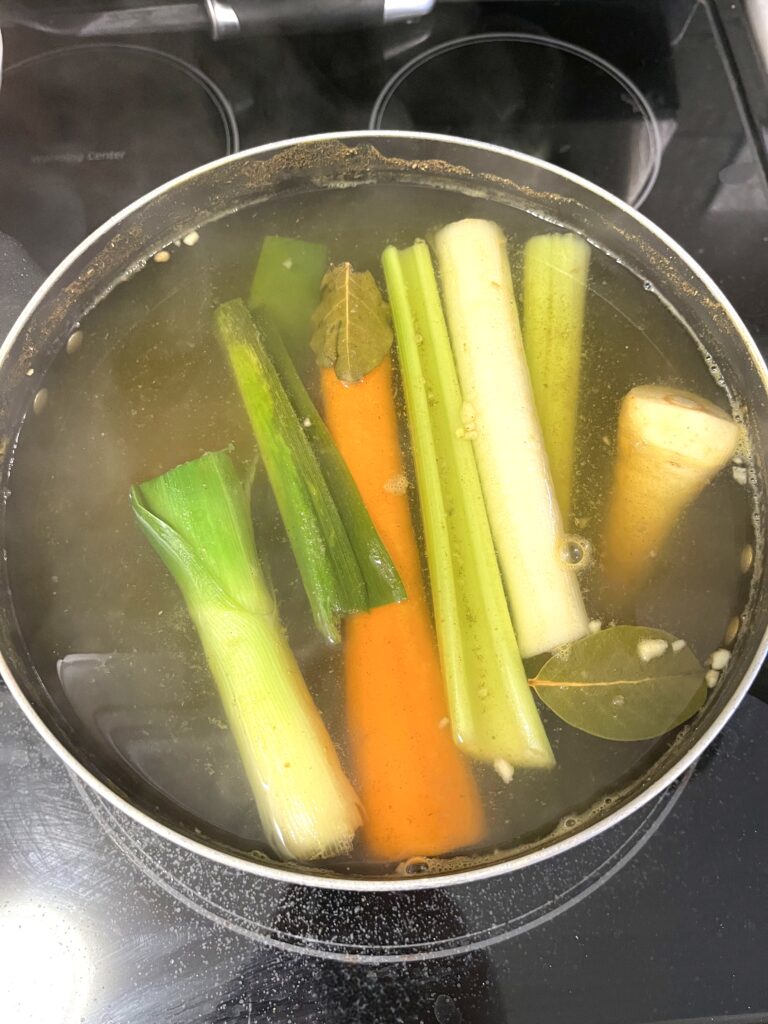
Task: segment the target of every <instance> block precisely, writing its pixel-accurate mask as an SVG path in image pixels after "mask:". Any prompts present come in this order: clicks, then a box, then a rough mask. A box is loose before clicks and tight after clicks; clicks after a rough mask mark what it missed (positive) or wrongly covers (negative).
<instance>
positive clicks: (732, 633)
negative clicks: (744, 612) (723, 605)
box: [723, 615, 741, 647]
mask: <svg viewBox="0 0 768 1024" xmlns="http://www.w3.org/2000/svg"><path fill="white" fill-rule="evenodd" d="M740 625H741V619H739V617H738V615H734V617H733V618H732V619H731V621H730V622H729V623H728V625H727V626H726V629H725V634H724V636H723V643H724V644H725V646H726V647H730V646H731V644H732V643H733V641H734V640H735V639H736V637H737V635H738V632H739V626H740Z"/></svg>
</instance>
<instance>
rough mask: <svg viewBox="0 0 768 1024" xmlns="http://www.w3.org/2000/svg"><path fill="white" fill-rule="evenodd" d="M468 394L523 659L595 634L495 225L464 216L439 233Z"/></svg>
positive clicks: (444, 283) (448, 304) (453, 331)
mask: <svg viewBox="0 0 768 1024" xmlns="http://www.w3.org/2000/svg"><path fill="white" fill-rule="evenodd" d="M435 247H436V250H437V256H438V262H439V266H440V275H441V281H442V286H443V296H444V299H445V309H446V315H447V320H448V326H449V329H450V335H451V344H452V347H453V352H454V355H455V357H456V366H457V369H458V373H459V381H460V383H461V389H462V393H463V395H464V399H465V401H466V402H467V403H468V405H469V406H470V407H471V409H472V412H473V417H474V424H475V431H476V434H477V439H476V440H475V455H476V458H477V465H478V469H479V470H480V479H481V481H482V485H483V494H484V496H485V502H486V507H487V509H488V518H489V520H490V523H491V529H492V531H493V539H494V542H495V544H496V550H497V551H498V554H499V561H500V563H501V569H502V573H503V575H504V583H505V585H506V589H507V594H508V596H509V601H510V605H511V608H512V621H513V622H514V625H515V632H516V633H517V640H518V643H519V645H520V652H521V654H522V655H523V657H524V658H529V657H533V656H534V655H536V654H541V653H543V652H544V651H551V650H554V648H556V647H559V646H560V645H561V644H565V643H569V642H570V641H572V640H577V639H578V638H579V637H582V636H585V635H586V633H587V623H588V619H587V613H586V611H585V608H584V601H583V600H582V596H581V590H580V589H579V581H578V578H577V576H576V573H575V572H574V569H573V566H571V565H569V564H568V561H567V558H566V556H565V551H566V541H565V536H564V531H563V521H562V517H561V515H560V509H559V507H558V504H557V498H556V497H555V493H554V485H553V483H552V475H551V473H550V469H549V462H548V460H547V453H546V449H545V447H544V438H543V435H542V432H541V426H540V424H539V421H538V416H537V414H536V404H535V401H534V397H533V389H532V387H531V379H530V375H529V373H528V367H527V364H526V360H525V352H524V349H523V339H522V333H521V331H520V323H519V321H518V317H517V306H516V304H515V295H514V291H513V288H512V275H511V272H510V268H509V259H508V257H507V243H506V239H505V237H504V234H503V232H502V231H501V229H500V228H499V226H498V225H497V224H494V223H493V222H491V221H486V220H474V219H469V220H462V221H457V222H456V223H454V224H449V225H447V226H446V227H444V228H441V229H440V230H439V231H438V232H437V234H436V236H435Z"/></svg>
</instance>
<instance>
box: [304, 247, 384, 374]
mask: <svg viewBox="0 0 768 1024" xmlns="http://www.w3.org/2000/svg"><path fill="white" fill-rule="evenodd" d="M312 323H313V324H314V327H315V332H314V334H313V335H312V341H311V342H310V344H311V346H312V349H313V351H314V352H315V353H316V355H317V363H318V365H319V366H326V367H332V368H333V369H334V370H335V371H336V376H337V377H338V378H339V379H340V380H345V381H354V380H360V378H361V377H364V376H365V375H366V373H370V371H371V370H375V369H376V367H377V366H378V365H379V363H381V361H382V360H383V359H384V357H385V356H386V354H387V353H388V352H389V350H390V348H391V347H392V328H391V327H390V323H389V309H388V308H387V304H386V302H385V301H384V299H383V298H382V297H381V292H380V291H379V288H378V285H377V284H376V282H375V281H374V279H373V275H372V274H371V273H370V272H368V271H365V272H363V273H357V272H356V271H354V270H353V269H352V265H351V263H341V264H339V265H338V266H337V267H332V268H331V269H330V270H329V271H328V273H327V274H326V275H325V277H324V278H323V294H322V298H321V300H320V305H319V306H318V307H317V309H316V310H315V312H314V314H313V315H312Z"/></svg>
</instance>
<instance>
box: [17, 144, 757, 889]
mask: <svg viewBox="0 0 768 1024" xmlns="http://www.w3.org/2000/svg"><path fill="white" fill-rule="evenodd" d="M378 182H387V183H406V184H409V185H414V184H415V185H419V186H423V187H427V188H434V189H442V190H448V191H453V192H456V193H460V194H462V195H471V196H481V197H484V198H489V199H493V200H495V201H497V202H502V203H505V204H508V205H511V206H514V207H519V208H522V209H524V210H527V211H530V212H532V213H534V214H536V215H538V216H540V217H542V218H544V219H547V220H552V221H554V222H556V223H557V224H560V225H563V226H565V227H567V228H569V229H571V230H574V231H577V232H580V233H581V234H583V235H585V236H586V237H587V238H589V240H590V241H591V242H592V243H593V244H594V245H596V246H598V247H599V248H601V249H603V250H604V251H605V252H607V253H608V254H610V255H612V256H613V257H614V258H616V259H617V260H619V261H621V262H622V263H623V264H624V265H625V266H626V267H628V268H629V270H631V271H632V272H633V273H635V274H636V275H638V276H639V277H641V278H642V279H643V280H644V281H646V282H647V286H648V287H650V288H653V289H654V290H655V291H656V293H657V294H658V295H659V297H660V298H661V299H662V300H663V301H665V302H667V303H668V304H669V305H670V306H671V307H672V308H673V309H674V310H675V312H676V313H677V315H678V317H679V318H681V319H682V320H683V321H684V323H685V324H686V325H687V326H688V328H689V330H690V332H691V333H692V334H693V335H694V336H695V337H696V338H697V339H698V340H699V342H700V343H701V344H702V345H703V346H704V348H705V349H706V351H707V352H708V353H709V354H710V355H711V357H712V358H713V359H714V361H715V362H716V363H717V365H718V367H719V368H720V370H721V371H722V374H723V376H724V378H725V381H726V382H727V386H728V389H729V391H730V395H731V398H732V400H734V401H735V402H736V403H737V404H738V405H739V406H740V407H742V408H743V410H744V416H745V421H746V424H747V429H748V431H749V435H750V438H751V441H752V447H753V451H754V453H755V463H756V465H755V468H756V471H757V479H758V493H757V494H756V495H755V503H756V505H755V512H756V514H757V515H760V516H761V515H762V512H763V510H764V507H765V499H766V489H767V488H768V473H766V469H765V465H764V458H763V453H764V452H765V451H766V450H767V449H768V371H766V367H765V364H764V363H763V361H762V358H761V356H760V354H759V352H758V350H757V348H756V346H755V344H754V342H753V341H752V340H751V338H750V337H749V334H748V333H747V331H746V329H745V327H744V325H743V323H742V322H741V321H740V320H739V318H738V316H737V314H736V312H735V311H734V310H733V309H732V307H731V306H730V304H729V303H728V301H727V299H726V298H725V297H724V296H723V295H722V294H721V292H720V291H719V289H718V288H717V286H716V285H715V284H714V282H713V281H712V280H711V279H710V278H709V277H708V276H707V275H706V274H705V273H704V271H703V270H702V269H701V268H700V267H699V266H697V264H696V263H695V262H694V261H693V260H692V259H691V258H690V257H689V256H688V255H687V254H686V253H685V252H684V251H683V250H682V249H681V248H680V247H679V246H678V245H676V243H675V242H674V241H672V239H670V238H668V237H667V236H666V235H664V234H663V233H662V232H661V231H659V230H658V228H656V227H655V226H654V225H653V224H651V223H650V222H649V221H647V220H646V219H645V218H644V217H642V216H641V215H640V214H638V213H636V212H635V211H634V210H632V209H631V208H630V207H628V206H626V205H625V204H624V203H622V202H620V201H619V200H618V199H615V198H613V197H612V196H610V195H609V194H607V193H606V192H603V191H602V190H601V189H599V188H596V187H595V186H593V185H590V184H589V183H588V182H586V181H583V180H581V179H579V178H576V177H575V176H574V175H570V174H567V173H565V172H563V171H559V170H557V169H556V168H554V167H552V166H550V165H548V164H546V163H543V162H541V161H539V160H536V159H533V158H531V157H527V156H523V155H521V154H519V153H513V152H510V151H508V150H503V149H500V148H497V147H494V146H488V145H480V144H476V143H471V142H464V141H461V140H457V139H452V138H448V137H444V136H437V135H419V134H411V133H402V132H359V133H349V134H343V135H336V136H314V137H310V138H306V139H297V140H291V141H288V142H280V143H276V144H273V145H269V146H262V147H259V148H257V149H253V150H250V151H248V152H245V153H240V154H238V155H236V156H232V157H227V158H226V159H223V160H220V161H217V162H216V163H212V164H209V165H207V166H205V167H203V168H200V169H199V170H196V171H192V172H190V173H189V174H186V175H184V176H182V177H180V178H177V179H176V180H175V181H172V182H170V183H169V184H167V185H165V186H163V187H162V188H160V189H157V190H156V191H155V192H153V193H151V194H150V195H148V196H146V197H145V198H143V199H140V200H139V201H138V202H136V203H133V204H132V205H131V206H129V207H128V208H127V209H126V210H124V211H123V212H122V213H120V214H118V215H117V216H116V217H114V218H112V220H110V221H109V222H107V223H106V224H105V225H104V226H103V227H102V228H100V229H99V230H98V231H96V232H95V233H94V234H93V235H91V236H90V238H88V239H86V240H85V241H84V242H83V243H82V244H81V245H80V246H78V248H77V249H76V250H75V251H74V252H73V253H72V254H71V256H69V257H68V259H66V260H65V261H64V262H63V263H62V264H61V265H60V266H59V267H58V269H57V270H56V271H54V273H53V274H51V276H50V277H49V278H48V280H47V281H46V282H45V283H44V284H43V285H42V287H41V288H40V289H39V291H38V292H37V294H36V295H35V296H34V297H33V299H32V300H31V301H30V303H29V304H28V305H27V307H26V309H25V310H24V311H23V313H22V314H21V316H20V318H19V320H18V321H17V323H16V325H15V326H14V328H13V330H12V331H11V333H10V335H9V336H8V338H7V339H6V341H5V343H4V345H3V346H2V349H1V350H0V449H1V450H2V464H3V473H4V480H5V481H7V477H8V473H9V469H10V467H11V465H12V461H13V452H14V442H15V439H16V437H17V435H18V432H19V429H20V426H21V423H22V420H23V417H24V415H25V414H26V412H27V411H28V410H29V408H30V406H31V402H32V397H33V394H34V391H35V389H36V387H37V386H39V385H36V384H35V383H33V381H32V380H31V379H30V377H28V376H27V374H26V371H27V369H28V368H29V365H30V361H31V360H34V365H35V367H36V368H37V369H38V371H39V370H40V369H42V370H45V368H46V367H47V365H48V364H49V363H50V361H51V360H52V359H53V358H54V357H55V356H56V354H57V352H59V351H60V349H61V348H62V346H63V345H64V344H65V342H66V339H67V338H68V336H69V335H70V334H71V333H72V331H73V330H74V329H75V327H76V325H77V324H78V323H79V322H80V321H81V320H82V319H83V317H84V316H85V314H86V313H87V312H88V310H89V309H91V308H92V307H93V306H94V305H95V304H96V303H97V302H98V301H99V300H100V299H101V298H102V297H103V296H104V295H105V294H106V293H107V292H109V291H110V289H111V288H112V287H113V286H114V285H115V284H116V283H117V282H118V281H119V280H120V279H121V278H123V277H124V276H125V275H126V274H129V273H131V272H132V271H133V270H134V269H135V268H136V267H137V266H140V265H141V264H142V261H144V260H146V259H148V258H149V257H150V256H151V255H152V254H153V253H155V252H156V251H157V250H159V249H161V248H163V247H164V246H166V245H168V244H169V243H170V242H171V241H172V240H173V239H177V238H179V237H180V236H183V235H184V234H185V233H186V232H188V231H191V230H192V229H193V228H196V227H199V226H200V225H201V224H203V223H205V222H207V221H211V220H214V219H217V218H220V217H222V216H224V215H226V214H229V213H231V212H234V211H236V210H238V209H242V208H243V207H247V206H250V205H253V204H256V203H259V202H261V201H264V200H265V199H268V198H269V197H270V196H274V195H275V194H277V193H280V194H290V193H293V192H300V191H306V190H307V189H329V188H340V187H348V188H354V187H356V186H358V185H360V184H363V183H365V184H368V183H378ZM35 379H36V380H39V376H37V375H36V377H35ZM3 493H4V494H5V491H4V492H3ZM1 515H2V519H1V520H0V531H4V530H5V503H4V502H3V505H2V513H1ZM759 521H760V520H757V519H756V522H759ZM759 534H760V531H758V536H757V537H756V543H755V562H754V570H753V572H754V579H753V585H752V589H751V595H750V598H749V602H748V607H747V609H746V611H745V623H746V624H745V626H744V628H742V630H741V631H740V634H739V638H738V642H737V643H736V646H735V650H734V653H733V658H732V660H731V663H730V666H729V670H728V674H727V680H726V683H725V685H723V686H722V687H721V688H719V689H718V690H717V691H716V693H715V694H714V695H713V697H712V698H711V699H710V700H709V701H708V702H707V705H706V707H705V708H704V710H703V711H702V712H701V713H700V714H699V715H698V716H697V718H696V719H695V720H693V721H692V722H691V723H690V724H689V726H688V727H687V728H686V729H685V730H684V731H683V733H682V734H681V736H680V738H679V741H678V742H677V743H675V744H674V745H672V747H671V748H670V749H669V750H668V751H667V753H666V754H664V755H663V756H662V757H661V758H660V759H659V760H658V761H657V762H656V763H655V764H654V765H653V767H652V768H651V769H650V770H649V771H647V772H646V774H645V775H644V776H643V777H642V778H640V779H638V780H636V781H635V783H634V784H632V785H631V786H630V787H628V788H627V789H626V790H625V791H624V792H623V793H622V794H620V795H619V796H618V797H617V798H616V799H615V801H614V803H613V804H612V805H611V806H610V809H607V808H605V807H603V808H602V809H601V810H600V811H599V812H596V813H595V815H593V817H592V818H591V819H590V818H589V816H587V818H586V820H585V819H584V818H582V819H580V823H579V824H578V825H577V826H576V827H575V828H574V829H573V830H572V831H571V832H570V833H568V832H563V831H558V833H557V834H556V835H552V836H549V837H546V838H543V839H541V840H540V841H539V842H537V843H535V844H532V845H530V846H528V847H526V848H524V849H523V850H517V851H514V850H513V851H508V852H506V853H505V852H502V853H500V854H499V856H498V859H496V860H493V861H487V860H486V861H485V862H483V863H481V864H479V865H478V866H477V867H472V868H467V867H463V868H462V869H461V870H456V871H453V872H450V871H449V872H446V873H443V874H438V875H431V876H417V877H413V878H411V877H394V878H393V877H387V878H384V877H382V878H377V879H372V878H365V879H359V878H349V877H346V876H345V877H340V876H331V875H328V874H324V873H323V872H322V871H321V870H319V869H318V870H314V869H311V868H306V869H299V868H294V867H292V866H290V865H282V866H280V865H278V864H276V863H265V862H264V861H261V860H251V859H247V858H246V857H245V856H240V855H237V854H233V853H232V852H231V851H228V850H227V849H225V848H223V847H221V846H217V845H216V843H215V841H214V840H207V839H205V838H201V837H200V836H199V835H195V834H194V832H193V830H192V829H191V828H187V827H186V826H185V825H184V824H183V822H181V821H180V820H179V819H177V818H174V816H173V815H172V814H171V813H170V812H168V811H164V810H157V809H156V808H153V807H152V806H151V802H150V801H149V800H148V799H146V798H145V797H144V796H142V795H141V794H138V795H137V793H136V792H133V791H131V789H130V786H129V785H127V784H125V783H124V782H118V781H116V780H115V779H114V778H110V776H109V774H108V773H107V772H106V771H105V768H104V766H103V765H101V764H100V763H99V758H98V755H97V754H96V753H95V752H92V751H89V749H88V747H87V745H84V744H83V743H82V742H81V739H82V738H81V736H80V733H79V730H78V722H77V719H76V718H75V716H74V715H73V712H72V709H71V708H70V707H68V706H67V704H66V702H65V701H64V700H63V699H62V697H61V695H59V694H54V693H53V692H51V691H49V690H48V689H46V687H45V686H44V685H43V683H42V681H41V678H40V677H39V675H38V673H37V672H36V670H35V667H34V665H33V664H32V663H31V661H30V659H29V657H28V654H27V652H26V649H25V644H24V640H23V638H22V636H21V635H20V631H19V628H18V626H17V624H16V621H15V618H14V612H13V604H12V599H11V594H10V589H9V584H8V579H7V573H6V566H5V562H3V563H2V567H1V568H0V576H1V583H0V585H2V587H3V590H4V593H3V595H2V601H0V650H2V659H0V668H1V669H2V674H3V676H4V678H5V680H6V682H7V683H8V686H9V687H10V689H11V691H12V693H13V694H14V695H15V697H16V699H17V701H18V702H19V704H20V705H21V707H22V709H23V710H24V712H25V713H26V714H27V716H28V717H29V719H30V721H31V722H32V723H33V725H34V726H35V727H36V729H37V730H38V732H39V733H40V734H41V736H42V737H43V738H44V739H45V740H46V742H47V743H49V744H50V746H51V747H52V748H53V749H54V750H55V751H56V752H57V753H58V754H59V756H60V757H61V758H62V759H63V760H64V762H65V763H66V764H67V765H68V766H69V767H70V768H71V769H72V770H73V771H74V772H76V773H77V774H78V775H79V776H80V777H81V778H82V779H83V780H84V781H85V782H87V783H88V784H89V785H90V786H92V787H93V789H94V790H96V791H97V792H98V793H99V794H100V795H101V796H102V797H105V798H106V799H107V800H109V801H111V802H112V803H113V804H114V805H116V806H117V807H118V808H120V809H121V810H122V811H124V812H125V813H127V814H129V815H130V816H131V817H133V818H134V819H136V820H137V821H139V822H141V823H142V824H143V825H145V826H146V827H148V828H150V829H153V830H155V831H156V832H158V833H160V834H161V835H163V836H165V837H166V838H168V839H171V840H173V841H174V842H176V843H178V844H181V845H183V846H185V847H187V848H188V849H191V850H193V851H196V852H197V853H200V854H203V855H205V856H207V857H210V858H213V859H215V860H218V861H219V862H221V863H224V864H227V865H230V866H235V867H238V868H241V869H242V870H244V871H248V872H252V873H254V874H261V875H265V876H269V877H272V878H277V879H283V880H286V881H292V882H301V883H305V884H311V885H316V886H323V887H331V888H333V887H335V888H345V889H360V890H364V889H369V890H370V889H379V890H387V889H403V888H413V887H433V886H442V885H447V884H451V883H456V882H463V881H468V880H479V879H482V878H488V877H491V876H493V875H498V874H501V873H503V872H508V871H512V870H516V869H520V868H523V867H526V866H527V865H530V864H533V863H535V862H538V861H542V860H544V859H545V858H548V857H552V856H554V855H556V854H558V853H560V852H562V851H565V850H568V849H569V848H571V847H573V846H575V845H576V844H578V843H582V842H585V841H587V840H588V839H590V838H591V837H593V836H595V835H597V834H598V833H599V832H601V831H603V830H604V829H606V828H609V827H610V826H611V825H612V824H615V823H616V822H618V821H620V820H622V819H623V818H625V817H626V816H627V815H629V814H631V813H632V812H633V811H635V810H637V809H638V808H640V807H641V806H642V805H643V804H645V803H647V802H648V801H649V800H651V799H652V798H653V797H655V796H656V795H657V794H659V793H660V792H661V791H662V790H663V789H664V788H665V787H666V786H669V784H670V783H671V782H672V781H673V780H674V779H676V778H677V777H678V776H679V775H680V774H681V773H682V772H683V771H684V770H685V769H686V768H687V767H688V766H689V765H690V764H691V763H692V762H693V761H694V760H695V759H696V758H697V757H698V756H699V755H700V754H701V753H702V751H703V750H704V749H705V747H706V746H707V745H708V744H709V743H710V742H711V741H712V740H713V739H714V737H715V736H716V735H717V733H718V732H719V731H720V730H721V729H722V728H723V726H724V725H725V723H726V722H727V720H728V719H729V717H730V716H731V715H732V714H733V712H734V711H735V709H736V707H737V706H738V704H739V701H740V700H741V699H742V697H743V696H744V694H745V693H746V692H747V690H748V688H749V686H750V683H751V682H752V680H753V678H754V676H755V674H756V672H757V670H758V668H759V666H760V663H761V662H762V659H763V657H764V655H765V653H766V647H767V646H768V632H767V629H766V627H767V626H768V586H766V581H765V578H764V565H763V543H762V536H761V535H759ZM3 536H4V532H3Z"/></svg>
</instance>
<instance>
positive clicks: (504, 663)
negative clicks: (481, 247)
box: [382, 242, 554, 767]
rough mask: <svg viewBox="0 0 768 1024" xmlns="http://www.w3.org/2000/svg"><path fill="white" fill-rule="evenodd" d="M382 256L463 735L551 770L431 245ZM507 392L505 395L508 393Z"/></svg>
mask: <svg viewBox="0 0 768 1024" xmlns="http://www.w3.org/2000/svg"><path fill="white" fill-rule="evenodd" d="M382 264H383V267H384V273H385V276H386V280H387V288H388V291H389V298H390V303H391V306H392V315H393V319H394V324H395V331H396V334H397V351H398V358H399V360H400V367H401V371H402V377H403V386H404V390H405V398H406V406H407V411H408V425H409V429H410V433H411V445H412V448H413V454H414V461H415V464H416V473H417V478H418V485H419V498H420V503H421V512H422V520H423V523H424V534H425V539H426V546H427V561H428V564H429V573H430V582H431V586H432V599H433V605H434V612H435V620H436V623H437V633H438V639H439V643H440V655H441V660H442V664H443V671H444V674H445V679H446V684H447V687H448V700H449V704H450V708H451V723H452V728H453V734H454V738H455V740H456V742H457V743H458V744H459V745H460V746H461V748H462V749H463V750H465V751H466V752H467V753H469V754H471V755H472V756H474V757H477V758H480V759H481V760H484V761H489V762H493V761H496V760H502V761H505V762H507V763H509V764H512V765H523V766H527V767H549V766H551V765H552V764H554V758H553V756H552V751H551V749H550V746H549V741H548V740H547V736H546V733H545V732H544V727H543V725H542V723H541V719H540V718H539V715H538V712H537V710H536V705H535V702H534V700H533V697H532V695H531V693H530V689H529V687H528V681H527V676H526V673H525V670H524V668H523V664H522V661H521V659H520V654H519V652H518V648H517V642H516V639H515V633H514V630H513V628H512V622H511V620H510V616H509V609H508V606H507V601H506V597H505V595H504V587H503V584H502V581H501V576H500V573H499V567H498V564H497V561H496V554H495V551H494V547H493V540H492V537H491V530H490V526H489V522H488V515H487V512H486V504H485V501H484V498H483V493H482V490H481V487H480V479H479V476H478V472H477V466H476V464H475V456H474V453H473V448H472V443H471V440H470V438H471V437H472V435H473V434H474V431H475V429H476V428H475V425H474V422H473V420H474V416H475V415H476V413H473V412H468V409H467V406H466V404H464V403H463V402H462V396H461V391H460V389H459V383H458V380H457V376H456V368H455V365H454V361H453V354H452V352H451V345H450V341H449V339H448V333H447V330H446V326H445V320H444V318H443V312H442V307H441V304H440V295H439V292H438V289H437V282H436V280H435V274H434V270H433V268H432V260H431V258H430V255H429V250H428V248H427V246H426V245H425V243H424V242H417V243H416V244H415V245H414V246H413V247H412V248H410V249H406V250H404V251H403V252H398V251H397V250H396V249H395V248H394V247H392V246H390V247H389V248H387V249H386V250H385V251H384V255H383V257H382ZM505 400H506V399H505Z"/></svg>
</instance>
